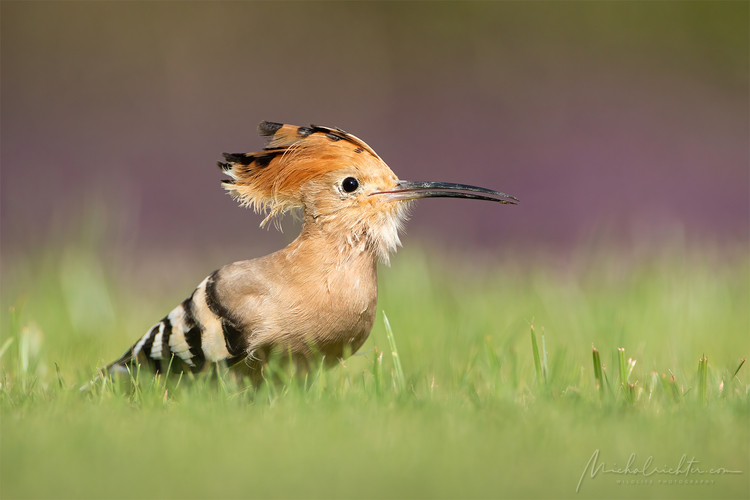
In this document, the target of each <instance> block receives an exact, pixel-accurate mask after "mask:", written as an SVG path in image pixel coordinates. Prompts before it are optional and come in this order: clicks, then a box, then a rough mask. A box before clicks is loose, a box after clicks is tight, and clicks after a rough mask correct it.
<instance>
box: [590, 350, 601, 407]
mask: <svg viewBox="0 0 750 500" xmlns="http://www.w3.org/2000/svg"><path fill="white" fill-rule="evenodd" d="M591 351H592V356H593V359H594V379H595V380H596V388H597V389H599V396H600V397H602V398H604V380H603V378H602V360H601V357H600V356H599V351H597V350H596V347H594V346H593V345H592V346H591Z"/></svg>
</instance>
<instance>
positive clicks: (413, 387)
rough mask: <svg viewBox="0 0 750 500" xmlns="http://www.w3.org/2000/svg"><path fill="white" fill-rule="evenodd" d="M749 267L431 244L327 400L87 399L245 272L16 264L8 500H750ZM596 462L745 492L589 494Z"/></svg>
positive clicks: (6, 281)
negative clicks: (182, 309)
mask: <svg viewBox="0 0 750 500" xmlns="http://www.w3.org/2000/svg"><path fill="white" fill-rule="evenodd" d="M745 250H746V249H744V248H738V249H735V250H732V249H715V248H713V249H712V248H708V247H701V248H692V249H690V250H686V249H685V247H684V246H683V247H680V246H676V245H666V246H663V247H660V248H656V249H651V250H649V251H645V252H644V251H643V249H642V248H641V249H635V250H632V251H624V250H620V251H612V249H611V248H610V249H605V248H581V249H579V250H578V251H575V252H572V253H571V254H570V255H568V256H567V257H565V258H563V257H560V256H557V257H550V256H533V255H531V256H530V255H528V252H527V253H524V254H520V253H514V252H510V251H509V252H507V253H504V254H502V255H496V256H490V255H481V256H471V257H470V256H466V255H458V256H449V255H443V256H436V255H433V254H426V253H424V252H422V251H420V250H419V249H418V248H415V245H414V244H411V245H410V248H408V249H407V250H405V251H402V252H400V253H399V254H398V255H396V256H395V257H394V259H393V267H391V268H382V269H381V270H380V300H379V307H380V308H381V310H382V311H385V312H387V319H386V316H385V314H384V313H383V312H382V311H381V312H379V314H378V321H377V324H376V326H375V328H374V330H373V333H372V335H371V338H370V340H368V342H367V343H366V344H365V346H364V347H363V348H362V350H361V354H360V355H356V356H353V357H351V358H349V359H347V360H346V362H345V363H343V364H342V365H340V366H337V367H335V368H333V369H331V370H313V371H311V374H310V375H309V376H308V379H307V383H306V384H305V383H299V382H296V381H295V380H294V379H289V378H288V377H286V375H285V374H284V373H279V379H280V380H282V382H280V383H278V384H275V385H267V386H263V387H260V388H258V389H252V388H247V387H245V386H243V385H242V383H241V381H236V380H234V379H232V378H231V377H228V376H227V375H226V374H225V373H223V371H222V370H221V369H220V370H219V371H218V374H217V375H216V376H213V377H204V376H199V377H183V378H182V379H167V380H165V379H163V378H154V377H153V376H151V375H149V374H148V373H145V372H142V373H137V374H134V376H135V377H137V379H138V382H139V383H138V385H137V388H136V389H135V390H129V389H128V388H127V387H124V386H122V385H113V384H110V383H107V382H106V381H102V382H100V383H98V384H97V385H96V387H94V388H93V389H92V390H90V391H88V392H85V393H81V392H80V391H79V390H78V387H79V386H80V385H81V384H82V383H83V382H85V381H87V380H90V379H91V377H92V376H93V375H94V374H95V372H96V370H95V369H96V366H103V365H104V364H105V363H106V362H108V361H111V360H113V359H115V358H116V357H117V356H119V355H120V354H121V353H122V351H123V350H124V349H126V348H127V347H128V346H129V345H130V344H131V343H132V342H133V341H134V340H135V339H136V338H137V337H138V336H140V335H141V334H142V333H143V332H145V331H146V329H147V328H148V327H149V326H150V325H151V324H152V323H153V322H154V321H156V320H157V319H158V318H160V317H162V316H163V314H164V313H165V312H166V311H168V310H170V309H171V308H172V307H173V306H174V305H175V304H177V303H178V302H179V300H181V299H182V298H184V296H186V295H187V294H189V293H190V291H191V290H192V287H194V286H195V285H196V284H197V283H198V282H199V281H200V279H202V278H203V277H204V275H206V274H208V273H209V272H210V271H212V270H213V268H215V267H217V266H218V265H219V264H220V263H223V261H221V260H219V261H217V262H213V261H212V262H211V263H210V264H208V265H207V264H206V263H205V262H198V261H192V262H191V261H187V263H182V264H180V263H179V262H180V261H177V260H167V261H164V260H158V259H156V258H154V259H153V262H158V263H159V264H158V265H156V264H150V263H149V261H151V260H152V259H145V260H144V259H139V260H137V261H136V260H135V259H134V260H129V259H128V258H126V257H122V256H120V257H118V258H117V259H114V258H112V257H110V258H109V259H107V258H104V257H102V256H101V255H102V254H100V253H98V252H95V251H93V250H91V249H87V248H85V247H80V246H68V247H65V248H62V249H59V248H58V249H56V250H55V251H51V250H50V251H44V252H41V253H39V254H36V255H31V256H26V257H19V256H16V257H12V258H11V257H8V256H4V262H3V276H2V279H3V282H2V307H3V309H2V310H3V315H2V338H0V356H1V359H0V364H1V367H2V374H1V376H2V378H1V379H0V382H2V390H1V391H0V437H1V438H0V497H2V498H204V497H209V498H255V497H259V498H288V497H304V498H330V497H356V498H379V497H398V498H405V497H408V498H413V497H418V498H427V497H436V498H457V497H458V498H477V497H482V498H488V497H520V498H546V497H564V498H570V497H581V498H601V497H618V498H632V497H649V498H650V497H653V498H705V497H714V498H718V497H724V498H747V497H748V495H750V489H749V487H748V477H749V475H750V458H749V456H750V435H749V434H750V433H749V429H750V425H749V424H750V411H749V409H750V396H749V392H748V391H749V386H748V381H749V380H750V376H748V375H749V374H750V370H748V367H742V365H741V359H743V358H745V357H746V356H747V355H748V351H750V338H749V335H748V332H750V316H749V312H748V303H749V302H750V293H749V290H748V288H749V286H748V273H749V271H750V266H749V260H750V259H749V258H748V256H747V254H746V251H745ZM165 262H166V263H165ZM172 275H174V276H178V277H179V278H175V279H172V280H167V281H166V282H167V283H168V285H159V284H160V283H164V282H165V280H163V279H162V278H163V276H172ZM159 286H163V288H161V289H160V288H158V287H159ZM531 324H533V326H532V327H530V325H531ZM592 345H593V346H594V348H595V349H594V350H592ZM592 353H593V356H592ZM596 450H599V462H604V463H605V468H606V469H619V468H624V467H625V466H626V464H627V462H628V458H629V457H630V455H631V454H633V453H635V462H634V463H633V464H631V466H630V468H631V469H633V468H635V467H638V468H641V467H643V465H644V462H645V461H646V460H647V459H648V457H649V456H653V463H652V465H651V468H652V469H653V467H658V468H659V469H664V468H667V469H668V468H677V467H678V463H679V462H680V459H681V457H682V456H683V454H684V455H686V459H687V460H690V459H691V458H695V460H696V461H698V463H697V464H694V465H693V467H698V468H700V469H701V470H706V471H708V470H709V469H718V468H720V467H723V468H727V469H731V470H736V471H742V473H741V474H721V473H718V474H710V473H708V472H707V473H705V474H701V473H698V472H694V473H693V474H691V475H689V477H688V476H685V474H682V475H675V474H662V473H656V474H652V475H651V476H648V477H644V476H642V475H623V474H615V473H611V472H610V473H604V472H601V471H600V472H599V473H597V474H596V475H595V477H593V478H592V477H591V474H590V472H591V470H590V469H586V474H585V475H584V478H583V480H582V481H581V476H582V474H584V469H585V468H586V464H587V463H588V462H589V459H590V458H591V457H592V455H593V454H594V452H595V451H596ZM626 479H627V480H630V481H635V480H637V481H640V483H637V484H627V485H625V484H622V483H618V482H617V481H618V480H619V481H622V480H626ZM691 480H693V481H701V480H703V481H708V482H709V483H708V484H706V483H703V484H701V483H698V484H695V483H693V484H691V483H690V482H689V481H691ZM579 481H581V484H580V489H579V492H576V488H577V487H578V485H579ZM644 481H651V483H646V484H643V482H644ZM660 481H661V483H660ZM669 481H673V483H672V484H670V483H669ZM680 481H687V484H684V483H680ZM663 482H667V483H666V484H662V483H663Z"/></svg>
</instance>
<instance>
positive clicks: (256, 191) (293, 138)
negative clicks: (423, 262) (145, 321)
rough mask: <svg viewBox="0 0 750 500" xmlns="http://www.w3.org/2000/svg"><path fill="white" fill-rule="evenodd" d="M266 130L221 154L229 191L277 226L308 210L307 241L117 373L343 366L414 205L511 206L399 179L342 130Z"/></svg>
mask: <svg viewBox="0 0 750 500" xmlns="http://www.w3.org/2000/svg"><path fill="white" fill-rule="evenodd" d="M259 129H260V131H261V134H262V135H266V136H270V137H271V139H270V143H269V146H268V147H267V148H265V149H264V150H263V151H260V152H257V153H247V154H225V157H226V159H227V162H226V163H219V167H220V168H221V169H222V170H223V171H224V172H226V173H227V174H229V175H230V176H231V177H232V178H233V179H232V180H230V181H224V185H225V188H227V190H229V192H230V193H231V194H232V195H233V196H234V197H235V198H237V199H239V200H240V201H241V202H242V204H244V205H249V206H252V207H253V208H255V209H256V210H266V211H268V212H270V215H269V217H271V216H273V215H276V214H281V213H284V212H286V211H289V210H291V209H301V210H302V213H303V227H302V231H301V233H300V235H299V237H297V239H295V240H294V241H293V242H292V243H291V244H290V245H289V246H287V247H286V248H284V249H282V250H279V251H277V252H275V253H272V254H270V255H267V256H265V257H261V258H258V259H253V260H246V261H240V262H235V263H233V264H229V265H227V266H224V267H222V268H220V269H218V270H217V271H215V272H213V273H212V274H211V275H210V276H208V277H207V278H206V279H205V280H204V281H203V282H201V284H200V285H198V287H197V288H196V289H195V291H194V292H193V293H192V294H191V295H190V297H188V298H187V299H185V300H184V301H183V302H182V303H181V304H180V305H179V306H177V307H176V308H175V309H174V310H172V312H170V313H169V314H168V315H167V316H165V317H164V318H163V319H162V320H161V321H160V322H158V323H157V324H156V325H154V326H153V327H152V328H151V329H150V330H149V331H148V332H147V333H146V334H145V335H144V336H143V337H141V339H140V340H139V341H138V342H136V343H135V344H134V345H133V346H132V347H131V348H130V349H129V350H128V351H127V352H126V353H125V354H124V355H123V356H122V357H121V358H120V359H119V360H117V361H116V362H114V363H113V364H111V365H110V366H109V369H110V370H113V371H117V370H125V369H126V367H127V366H128V365H130V364H132V363H136V362H137V363H141V364H146V365H149V366H151V367H152V368H153V369H155V370H156V371H166V370H167V367H168V366H171V369H172V370H173V371H181V370H190V371H193V372H197V371H201V370H202V369H203V368H204V367H205V366H207V365H208V364H211V363H215V362H226V363H227V364H228V365H230V366H233V367H234V369H236V370H240V371H245V372H247V374H249V375H250V376H251V378H253V379H256V380H258V379H259V378H260V377H261V376H262V375H261V368H262V367H263V365H264V363H265V362H266V361H267V359H268V357H269V356H270V355H271V354H272V353H279V354H281V355H282V356H283V357H286V358H289V357H290V358H292V359H293V360H294V361H295V362H296V363H298V364H300V365H306V364H307V362H308V361H309V360H310V358H311V357H313V356H314V355H316V354H319V355H322V356H324V359H326V360H327V361H328V362H335V361H336V360H338V359H341V358H343V357H345V356H346V355H347V354H351V353H354V352H356V351H357V350H358V349H359V348H360V347H361V346H362V344H363V343H364V342H365V340H366V339H367V337H368V335H369V334H370V330H371V329H372V326H373V323H374V320H375V309H376V305H377V295H378V285H377V263H378V261H379V260H380V261H385V262H388V256H389V254H390V253H391V252H393V251H394V250H395V249H396V247H397V246H398V245H399V244H400V242H399V239H398V231H399V229H400V228H401V227H402V225H403V223H404V222H405V220H406V217H407V210H406V202H407V201H408V200H411V199H415V198H422V197H436V196H445V197H464V198H474V199H485V200H491V201H498V202H501V203H514V202H513V201H509V200H504V199H500V198H499V197H506V198H507V197H508V196H507V195H504V194H503V193H499V192H496V191H491V190H487V189H484V188H475V187H471V186H463V185H459V184H445V183H426V182H411V181H399V180H398V178H397V177H396V176H395V174H393V172H392V171H391V170H390V168H388V166H387V165H386V164H385V163H384V162H383V161H382V160H381V159H380V158H379V157H378V156H377V154H375V152H374V151H373V150H372V149H371V148H370V147H369V146H367V145H366V144H365V143H364V142H362V141H361V140H359V139H357V138H356V137H354V136H352V135H350V134H347V133H346V132H344V131H342V130H340V129H331V128H327V127H316V126H311V127H296V126H292V125H282V124H277V123H269V122H262V123H261V125H260V127H259ZM477 193H480V194H477ZM487 195H492V196H491V197H490V196H487ZM513 199H514V200H515V198H513ZM266 220H268V218H267V219H266Z"/></svg>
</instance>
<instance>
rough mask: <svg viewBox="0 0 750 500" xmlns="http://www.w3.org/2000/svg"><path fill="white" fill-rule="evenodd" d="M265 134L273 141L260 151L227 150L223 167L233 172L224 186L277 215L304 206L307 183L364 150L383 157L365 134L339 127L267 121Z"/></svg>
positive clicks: (355, 159) (353, 162) (261, 127)
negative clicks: (303, 199) (303, 197)
mask: <svg viewBox="0 0 750 500" xmlns="http://www.w3.org/2000/svg"><path fill="white" fill-rule="evenodd" d="M258 130H259V132H260V135H262V136H266V137H269V138H270V139H269V140H268V144H267V146H266V147H265V148H264V149H263V150H262V151H258V152H254V153H234V154H230V153H224V158H225V159H226V162H219V163H218V165H219V168H221V170H222V171H223V172H224V173H226V174H227V175H229V176H230V177H232V180H225V181H222V184H223V186H224V188H225V189H226V190H227V191H229V193H230V194H231V195H232V196H233V197H234V198H235V199H237V200H238V201H239V202H240V203H241V204H242V205H243V206H249V207H252V208H253V209H254V210H255V211H256V212H262V211H263V212H268V217H266V219H265V220H264V221H263V223H265V222H267V221H268V220H270V219H271V218H272V217H273V216H274V215H277V214H283V213H284V212H287V211H289V210H291V209H293V208H298V207H301V206H302V193H301V189H302V187H303V186H304V185H305V184H307V183H308V182H310V181H312V180H314V179H315V178H318V177H320V176H321V175H325V174H326V173H329V172H332V171H335V170H338V169H341V168H342V167H344V166H347V165H348V166H356V165H357V164H359V163H361V162H362V155H367V156H372V157H374V158H376V159H377V160H378V161H382V160H380V157H379V156H378V155H377V154H376V153H375V151H373V150H372V148H370V146H368V145H367V144H366V143H365V142H364V141H362V140H361V139H359V138H357V137H355V136H353V135H351V134H348V133H347V132H344V131H343V130H341V129H339V128H329V127H319V126H316V125H311V126H310V127H298V126H295V125H284V124H281V123H273V122H267V121H263V122H261V123H260V125H259V126H258Z"/></svg>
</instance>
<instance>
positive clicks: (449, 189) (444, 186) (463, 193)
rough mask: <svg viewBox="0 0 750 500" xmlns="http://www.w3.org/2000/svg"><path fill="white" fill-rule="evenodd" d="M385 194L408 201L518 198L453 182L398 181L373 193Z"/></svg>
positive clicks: (513, 202) (506, 201)
mask: <svg viewBox="0 0 750 500" xmlns="http://www.w3.org/2000/svg"><path fill="white" fill-rule="evenodd" d="M376 194H377V195H384V196H386V197H387V198H388V200H393V201H396V200H398V201H407V200H416V199H419V198H468V199H470V200H485V201H496V202H497V203H504V204H506V205H516V204H517V203H518V198H516V197H515V196H510V195H507V194H505V193H501V192H500V191H493V190H492V189H486V188H482V187H477V186H468V185H466V184H455V183H453V182H427V181H398V182H397V183H396V187H395V188H394V189H392V190H390V191H378V192H376V193H372V194H371V195H370V196H373V195H376Z"/></svg>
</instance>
